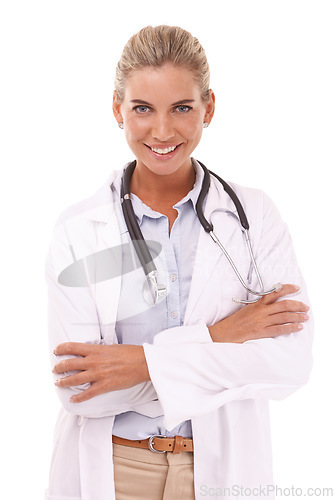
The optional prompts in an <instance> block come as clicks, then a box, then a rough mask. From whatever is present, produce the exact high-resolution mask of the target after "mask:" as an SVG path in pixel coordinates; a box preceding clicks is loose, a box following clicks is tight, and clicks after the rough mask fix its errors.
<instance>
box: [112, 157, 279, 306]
mask: <svg viewBox="0 0 334 500" xmlns="http://www.w3.org/2000/svg"><path fill="white" fill-rule="evenodd" d="M198 163H199V164H200V165H201V167H202V168H203V171H204V178H203V182H202V188H201V192H200V194H199V197H198V200H197V203H196V213H197V217H198V219H199V221H200V223H201V225H202V227H203V229H204V230H205V231H206V232H207V233H209V235H210V236H211V238H212V239H213V241H214V242H215V243H216V244H217V245H218V246H219V248H220V249H221V250H222V252H223V253H224V255H225V257H226V258H227V260H228V261H229V263H230V264H231V266H232V268H233V270H234V272H235V274H236V276H237V277H238V279H239V281H240V283H241V284H242V286H243V287H244V288H245V289H246V290H247V292H249V293H250V294H252V295H257V296H258V298H257V299H254V300H242V299H235V298H234V299H232V300H233V301H234V302H237V303H241V304H252V303H254V302H257V301H258V300H259V299H260V298H261V297H263V296H264V295H268V294H269V293H272V292H275V291H278V290H280V289H281V288H282V285H281V283H278V284H276V285H273V287H272V288H271V289H270V290H264V286H263V281H262V278H261V275H260V272H259V269H258V267H257V264H256V261H255V258H254V253H253V248H252V244H251V241H250V238H249V223H248V220H247V217H246V214H245V211H244V209H243V207H242V205H241V203H240V200H239V198H238V197H237V195H236V194H235V192H234V191H233V189H232V188H231V186H229V184H227V183H226V182H225V181H224V180H223V179H221V178H220V177H219V176H218V175H217V174H215V173H214V172H211V171H210V170H208V169H207V168H206V166H205V165H203V163H201V162H200V161H198ZM135 167H136V160H134V161H133V162H132V163H130V164H129V165H128V166H127V168H126V169H125V170H124V173H123V177H122V182H121V204H122V211H123V216H124V220H125V223H126V226H127V229H128V231H129V234H130V237H131V240H132V242H133V245H134V248H135V251H136V254H137V256H138V259H139V261H140V264H141V266H142V268H143V270H144V273H145V276H146V280H145V282H144V287H143V296H144V298H145V300H146V301H147V302H148V303H151V302H152V300H153V304H157V303H159V302H161V301H162V300H163V299H164V298H165V297H166V295H167V288H166V286H165V285H163V284H162V283H160V282H159V277H158V271H157V268H156V267H155V265H154V262H153V258H152V256H151V253H150V250H149V248H148V246H147V244H146V241H145V239H144V237H143V234H142V232H141V230H140V227H139V225H138V222H137V219H136V215H135V213H134V210H133V206H132V202H131V196H130V181H131V177H132V174H133V171H134V169H135ZM210 174H211V175H213V176H214V177H216V179H218V181H219V182H220V183H221V184H222V186H223V187H224V190H225V191H226V193H227V194H228V195H229V196H230V198H231V200H232V201H233V203H234V205H235V208H236V210H237V213H238V216H239V221H240V224H241V226H242V228H243V233H244V235H245V239H246V243H247V247H248V251H249V254H250V258H251V261H252V264H253V266H254V270H255V273H256V276H257V279H258V282H259V285H260V291H255V290H252V289H251V288H249V287H248V286H247V284H246V283H245V281H244V279H243V278H242V276H241V274H240V272H239V271H238V269H237V267H236V265H235V263H234V261H233V259H232V257H231V256H230V254H229V253H228V252H227V250H226V249H225V247H224V246H223V245H222V243H221V242H220V240H219V239H218V237H217V236H216V234H215V233H214V230H213V225H212V224H211V223H210V222H209V221H208V220H207V219H206V218H205V217H204V214H203V202H204V199H205V196H206V195H207V193H208V191H209V187H210Z"/></svg>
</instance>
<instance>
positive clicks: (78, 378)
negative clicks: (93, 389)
mask: <svg viewBox="0 0 334 500" xmlns="http://www.w3.org/2000/svg"><path fill="white" fill-rule="evenodd" d="M91 379H92V375H91V373H88V372H79V373H75V374H74V375H69V376H68V377H62V378H60V379H58V380H56V381H55V385H56V386H57V387H75V386H77V385H82V384H87V383H92V382H93V381H92V380H91Z"/></svg>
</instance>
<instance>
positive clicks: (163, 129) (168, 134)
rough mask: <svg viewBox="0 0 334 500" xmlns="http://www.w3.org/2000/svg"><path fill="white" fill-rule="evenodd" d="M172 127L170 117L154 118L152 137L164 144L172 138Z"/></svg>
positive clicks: (160, 116)
mask: <svg viewBox="0 0 334 500" xmlns="http://www.w3.org/2000/svg"><path fill="white" fill-rule="evenodd" d="M174 134H175V132H174V127H173V123H172V117H170V116H166V115H159V116H156V117H155V120H154V123H153V124H152V137H154V138H155V139H157V140H158V141H161V142H166V141H168V140H170V139H171V138H172V137H174Z"/></svg>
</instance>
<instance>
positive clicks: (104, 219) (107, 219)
mask: <svg viewBox="0 0 334 500" xmlns="http://www.w3.org/2000/svg"><path fill="white" fill-rule="evenodd" d="M108 189H109V191H110V187H109V186H108ZM109 197H110V203H108V204H106V205H103V206H102V207H99V209H97V210H96V211H95V212H94V213H93V214H92V215H91V217H90V218H91V220H92V223H93V224H94V226H95V231H96V239H97V249H96V252H97V253H98V252H100V251H102V250H107V249H110V250H112V249H113V248H117V247H118V248H120V244H121V235H120V230H119V225H118V220H117V213H116V210H117V206H116V204H115V203H114V202H113V199H112V196H110V194H109ZM113 258H114V256H113V254H112V252H111V253H110V259H113ZM121 258H122V254H121V252H118V253H117V259H116V261H115V262H114V261H113V260H111V262H109V263H106V261H105V259H100V258H97V259H96V262H95V272H96V274H97V276H102V275H103V273H104V272H105V271H104V270H103V269H102V267H103V266H106V265H107V266H114V265H116V266H117V267H119V269H120V271H119V273H115V274H117V275H116V276H115V277H113V278H110V279H104V280H100V281H98V282H97V283H95V284H94V290H95V300H96V307H97V311H98V315H99V322H100V327H101V333H102V336H103V338H104V341H105V343H107V344H111V343H114V342H117V339H116V334H115V322H116V317H117V308H118V299H119V295H120V288H121V266H122V260H121Z"/></svg>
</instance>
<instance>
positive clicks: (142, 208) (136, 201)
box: [113, 158, 204, 225]
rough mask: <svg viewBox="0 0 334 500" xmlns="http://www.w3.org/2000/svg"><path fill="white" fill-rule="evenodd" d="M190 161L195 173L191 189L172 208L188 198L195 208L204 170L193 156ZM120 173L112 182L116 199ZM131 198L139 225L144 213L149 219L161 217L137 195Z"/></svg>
mask: <svg viewBox="0 0 334 500" xmlns="http://www.w3.org/2000/svg"><path fill="white" fill-rule="evenodd" d="M191 161H192V164H193V167H194V170H195V174H196V180H195V183H194V185H193V187H192V189H191V190H190V191H189V192H188V194H186V196H184V197H183V198H182V200H180V201H178V202H177V203H176V204H175V205H174V207H173V208H180V207H181V206H182V205H184V204H185V203H187V202H188V201H189V200H190V201H191V203H192V207H193V209H194V210H195V207H196V203H197V199H198V197H199V194H200V191H201V188H202V182H203V177H204V172H203V169H202V167H201V166H200V165H199V163H198V162H197V161H196V160H195V159H194V158H192V159H191ZM122 175H123V171H120V172H119V174H118V175H117V177H116V179H115V181H114V184H113V188H114V189H115V191H116V193H117V197H118V199H120V192H121V180H122ZM131 200H132V205H133V209H134V212H135V214H136V217H137V220H138V224H139V225H141V223H142V220H143V216H144V215H146V216H147V217H150V218H151V219H159V218H160V217H162V215H161V214H160V213H159V212H156V211H154V210H152V209H151V208H150V207H149V206H147V205H145V203H143V202H142V200H141V199H140V198H138V196H136V195H135V194H131Z"/></svg>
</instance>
